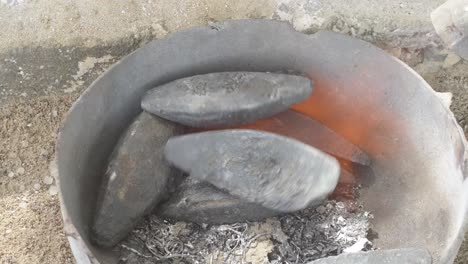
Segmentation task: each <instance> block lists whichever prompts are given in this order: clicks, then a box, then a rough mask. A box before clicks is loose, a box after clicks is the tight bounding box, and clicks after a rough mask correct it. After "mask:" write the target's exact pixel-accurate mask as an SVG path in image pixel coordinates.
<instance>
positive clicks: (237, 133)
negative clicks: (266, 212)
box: [165, 130, 340, 212]
mask: <svg viewBox="0 0 468 264" xmlns="http://www.w3.org/2000/svg"><path fill="white" fill-rule="evenodd" d="M165 156H166V159H167V160H168V161H169V162H171V163H172V164H174V165H175V166H176V167H178V168H180V169H182V170H184V171H186V172H188V173H189V174H190V177H194V178H196V179H199V180H203V181H207V182H209V183H211V184H213V185H214V186H216V187H218V188H221V189H225V190H227V191H228V192H229V193H230V194H232V195H235V196H237V197H239V198H241V199H245V200H247V201H250V202H253V203H258V204H261V205H263V206H265V207H267V208H270V209H274V210H278V211H283V212H290V211H296V210H300V209H303V208H305V207H307V206H308V205H310V204H311V203H314V202H315V201H321V200H323V199H324V198H325V197H326V196H327V195H328V194H329V193H330V192H332V191H333V190H334V189H335V187H336V184H337V182H338V176H339V173H340V167H339V164H338V162H337V161H336V160H335V159H334V158H333V157H331V156H329V155H328V154H325V153H323V152H321V151H319V150H317V149H315V148H313V147H311V146H308V145H306V144H304V143H301V142H299V141H296V140H294V139H290V138H287V137H283V136H279V135H275V134H271V133H266V132H260V131H254V130H222V131H210V132H202V133H197V134H190V135H184V136H179V137H173V138H171V139H170V140H169V141H168V142H167V144H166V148H165Z"/></svg>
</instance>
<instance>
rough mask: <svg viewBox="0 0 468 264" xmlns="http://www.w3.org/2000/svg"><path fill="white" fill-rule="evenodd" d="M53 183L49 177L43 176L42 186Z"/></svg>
mask: <svg viewBox="0 0 468 264" xmlns="http://www.w3.org/2000/svg"><path fill="white" fill-rule="evenodd" d="M53 182H54V179H53V178H52V177H50V176H45V177H44V184H46V185H51V184H52V183H53Z"/></svg>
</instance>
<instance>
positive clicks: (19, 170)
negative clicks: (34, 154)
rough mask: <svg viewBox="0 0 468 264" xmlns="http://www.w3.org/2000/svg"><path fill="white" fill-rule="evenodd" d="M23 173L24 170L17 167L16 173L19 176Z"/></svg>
mask: <svg viewBox="0 0 468 264" xmlns="http://www.w3.org/2000/svg"><path fill="white" fill-rule="evenodd" d="M24 172H25V170H24V168H23V167H19V168H18V169H17V170H16V173H18V174H19V175H23V174H24Z"/></svg>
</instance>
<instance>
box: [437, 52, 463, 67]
mask: <svg viewBox="0 0 468 264" xmlns="http://www.w3.org/2000/svg"><path fill="white" fill-rule="evenodd" d="M460 60H461V58H460V57H459V56H458V55H457V54H455V53H453V52H450V53H449V54H448V55H447V57H445V60H444V64H443V65H442V67H443V68H445V69H447V68H450V67H452V66H454V65H455V64H457V63H459V62H460Z"/></svg>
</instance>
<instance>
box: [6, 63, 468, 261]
mask: <svg viewBox="0 0 468 264" xmlns="http://www.w3.org/2000/svg"><path fill="white" fill-rule="evenodd" d="M459 71H466V72H468V65H466V64H463V65H459V66H456V68H454V69H452V70H447V71H441V72H439V73H437V74H430V73H427V76H426V78H427V80H428V81H429V82H430V83H431V85H433V87H434V88H435V89H436V90H438V91H448V90H450V91H452V92H454V95H455V96H454V103H453V106H454V110H455V114H456V116H457V119H458V120H461V121H462V122H463V121H464V120H468V105H467V104H468V89H467V88H468V81H467V80H466V79H464V78H460V77H459V75H458V74H457V73H458V72H459ZM423 75H424V74H423ZM79 92H80V91H77V92H75V93H72V94H65V93H53V94H50V95H48V96H42V97H32V98H27V97H26V98H24V97H18V98H15V99H14V100H10V102H9V103H7V104H5V105H3V106H1V107H0V120H1V122H2V123H1V126H0V164H2V167H1V171H0V215H1V216H2V221H0V263H2V264H10V263H11V264H13V263H31V264H33V263H74V261H73V257H72V255H71V253H70V250H69V248H68V244H67V241H66V239H65V236H64V234H63V232H62V221H61V216H60V208H59V205H58V198H57V195H54V194H55V192H54V187H53V184H52V185H51V184H50V182H49V181H50V179H47V178H46V177H48V176H49V171H48V165H49V162H50V160H51V158H52V156H53V151H54V139H55V136H56V131H57V129H58V126H59V124H60V121H61V119H62V118H63V116H64V114H65V113H66V111H67V110H68V108H69V107H70V106H71V104H72V102H73V101H74V100H75V99H76V98H77V97H78V95H79ZM463 123H464V124H466V123H465V122H463ZM51 186H52V187H51ZM457 263H458V264H462V263H468V244H465V245H464V246H463V249H462V250H461V254H460V256H459V260H458V262H457Z"/></svg>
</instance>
